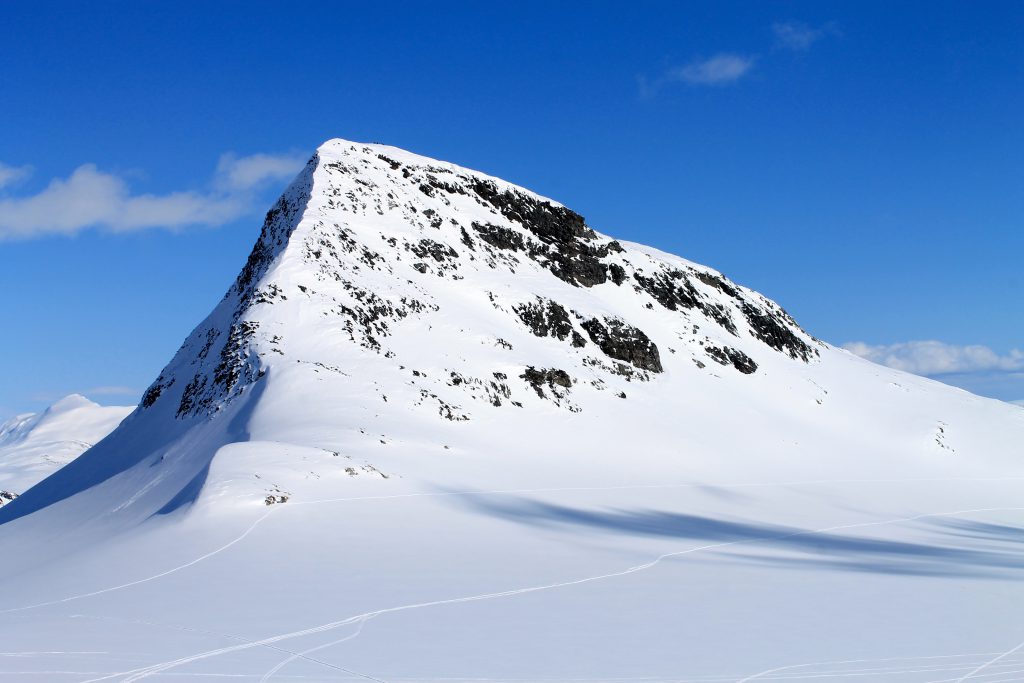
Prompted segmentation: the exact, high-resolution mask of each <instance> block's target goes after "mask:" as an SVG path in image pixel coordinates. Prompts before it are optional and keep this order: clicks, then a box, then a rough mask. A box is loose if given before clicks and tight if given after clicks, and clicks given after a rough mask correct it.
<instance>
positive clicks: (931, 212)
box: [0, 1, 1024, 415]
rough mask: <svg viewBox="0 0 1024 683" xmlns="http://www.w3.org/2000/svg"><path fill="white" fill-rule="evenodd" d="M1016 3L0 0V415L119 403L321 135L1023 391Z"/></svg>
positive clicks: (913, 362) (209, 292) (958, 372)
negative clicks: (524, 196) (429, 160)
mask: <svg viewBox="0 0 1024 683" xmlns="http://www.w3.org/2000/svg"><path fill="white" fill-rule="evenodd" d="M1022 25H1024V3H1019V2H986V3H962V2H961V3H953V2H921V3H914V2H904V3H891V2H868V1H863V2H846V3H822V2H777V3H772V2H742V3H728V2H706V3H687V2H666V3H656V2H630V3H599V2H593V3H550V2H538V3H532V2H518V3H514V4H508V3H471V2H465V3H447V2H431V3H411V2H410V3H402V2H396V3H342V2H336V3H323V4H314V3H306V2H301V1H293V2H289V3H262V2H245V3H241V2H239V3H230V2H224V3H188V2H175V3H155V2H145V3H141V2H123V3H115V2H98V3H79V2H68V3H50V2H41V1H34V2H27V1H26V2H19V1H12V2H6V3H3V4H0V93H2V95H0V120H2V123H3V125H0V291H3V292H4V311H3V320H4V325H3V328H4V333H3V335H2V337H0V338H2V342H0V348H2V353H0V415H6V414H9V413H13V412H17V411H23V410H34V409H38V408H40V407H42V406H44V405H46V404H47V403H48V402H50V401H51V400H52V399H54V398H57V397H60V396H62V395H64V394H67V393H69V392H72V391H78V392H84V393H86V394H87V395H89V396H91V397H92V398H94V399H97V400H100V401H101V402H107V403H127V402H132V401H134V400H136V399H137V397H138V394H139V393H140V392H141V390H142V389H144V388H145V386H146V385H147V384H148V383H149V382H150V381H151V380H152V379H153V378H154V377H155V376H156V375H157V373H158V372H159V370H160V368H161V367H162V366H163V364H164V363H165V362H166V361H167V360H169V358H170V357H171V355H172V354H173V353H174V351H175V350H176V349H177V347H178V345H179V344H180V343H181V341H182V340H183V339H184V337H185V336H186V335H187V333H188V332H189V331H190V330H191V328H192V327H193V326H194V325H195V324H196V323H198V322H199V320H200V319H201V318H202V317H203V316H204V315H205V314H206V313H207V312H208V311H209V309H210V308H211V307H212V306H213V305H214V304H215V303H216V302H217V301H218V300H219V298H220V297H221V296H222V294H223V292H224V291H225V290H226V288H227V287H228V285H229V283H230V282H231V280H232V279H233V278H234V276H235V274H236V273H237V271H238V269H239V268H240V266H241V264H242V263H243V262H244V260H245V257H246V255H247V253H248V250H249V248H250V247H251V245H252V242H253V240H254V239H255V237H256V234H257V232H258V228H259V223H260V217H261V215H262V213H263V212H264V211H265V210H266V208H267V206H268V205H269V203H270V202H271V201H272V200H273V198H274V197H275V195H276V193H277V192H279V191H280V189H281V188H282V187H283V186H284V185H285V184H286V182H287V178H288V176H289V175H290V174H291V173H292V172H293V170H295V167H296V164H297V163H298V160H300V159H302V158H304V157H306V156H308V155H309V154H310V153H311V151H312V150H313V149H314V148H315V147H316V146H317V145H318V144H320V143H321V142H322V141H323V140H325V139H327V138H330V137H344V138H348V139H354V140H363V141H370V142H384V143H387V144H393V145H397V146H400V147H405V148H407V149H411V150H413V151H416V152H418V153H422V154H427V155H430V156H435V157H439V158H443V159H447V160H450V161H454V162H456V163H459V164H462V165H465V166H469V167H471V168H477V169H480V170H483V171H486V172H488V173H492V174H494V175H498V176H501V177H504V178H507V179H509V180H511V181H513V182H517V183H519V184H522V185H525V186H527V187H530V188H531V189H534V190H536V191H538V192H540V193H542V194H546V195H548V196H551V197H555V198H557V199H558V200H559V201H562V202H563V203H565V204H567V205H569V206H571V207H573V208H574V209H576V210H578V211H579V212H581V213H582V214H583V215H584V216H586V217H587V219H588V222H589V223H590V224H591V225H593V226H594V227H595V228H597V229H599V230H601V231H603V232H607V233H610V234H612V235H615V236H617V237H621V238H623V239H629V240H634V241H639V242H645V243H649V244H652V245H655V246H657V247H659V248H662V249H665V250H667V251H671V252H675V253H678V254H681V255H683V256H685V257H687V258H690V259H693V260H695V261H699V262H702V263H707V264H709V265H711V266H714V267H716V268H719V269H720V270H722V271H724V272H725V273H726V274H727V275H729V276H730V277H732V278H733V279H735V280H737V281H739V282H741V283H743V284H746V285H749V286H751V287H754V288H756V289H758V290H760V291H762V292H764V293H765V294H767V295H768V296H770V297H772V298H774V299H776V300H778V301H779V302H780V303H782V304H783V305H784V306H785V307H786V308H787V309H788V310H789V311H790V312H791V313H792V314H793V315H794V316H795V317H796V318H797V319H798V320H799V321H800V322H801V323H802V324H803V325H804V327H805V328H807V329H808V330H809V331H810V332H812V333H813V334H815V335H816V336H818V337H820V338H823V339H825V340H827V341H830V342H832V343H835V344H847V343H852V342H859V343H860V345H859V346H857V347H856V348H857V350H858V351H859V352H860V353H863V354H865V355H868V356H869V357H873V358H875V359H877V360H879V361H882V362H886V363H889V364H892V365H896V366H898V367H902V368H904V369H908V370H911V371H915V372H920V373H923V374H929V375H932V376H938V377H939V378H941V379H945V380H946V381H950V382H953V383H956V384H959V385H961V386H965V387H967V388H969V389H971V390H974V391H977V392H979V393H982V394H986V395H991V396H995V397H998V398H1004V399H1022V398H1024V354H1022V353H1021V352H1020V351H1019V350H1018V349H1021V348H1024V315H1022V312H1024V311H1022V309H1024V306H1022V303H1021V302H1022V300H1024V274H1022V269H1021V260H1022V259H1021V255H1022V254H1024V225H1022V222H1024V183H1022V182H1021V179H1022V178H1024V126H1022V125H1021V121H1024V44H1022V43H1021V40H1020V36H1019V30H1020V27H1021V26H1022Z"/></svg>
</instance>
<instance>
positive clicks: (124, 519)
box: [0, 140, 1013, 524]
mask: <svg viewBox="0 0 1024 683" xmlns="http://www.w3.org/2000/svg"><path fill="white" fill-rule="evenodd" d="M928 386H930V385H929V383H927V381H926V380H919V379H914V378H905V377H904V376H903V375H899V374H898V373H897V378H894V373H892V372H891V371H887V370H883V369H881V368H878V367H877V366H874V365H871V364H869V363H866V362H865V361H862V360H860V359H857V358H855V357H853V356H851V355H850V354H847V353H845V352H840V351H837V350H835V349H833V348H832V347H829V346H828V345H826V344H823V343H822V342H819V341H817V340H816V339H814V338H813V337H812V336H810V335H809V334H807V333H806V332H805V331H803V330H802V329H801V328H800V327H799V326H798V325H797V323H796V322H795V321H794V320H793V319H792V318H791V317H790V316H789V315H788V314H786V312H785V311H784V310H783V309H782V308H781V307H779V306H778V305H777V304H775V303H774V302H772V301H769V300H768V299H766V298H765V297H764V296H762V295H760V294H758V293H756V292H754V291H751V290H750V289H747V288H745V287H743V286H740V285H738V284H736V283H734V282H732V281H730V280H728V279H727V278H725V277H724V276H723V275H722V274H721V273H719V272H717V271H715V270H713V269H711V268H707V267H705V266H701V265H698V264H695V263H692V262H689V261H686V260H685V259H682V258H678V257H675V256H672V255H670V254H665V253H663V252H660V251H658V250H656V249H652V248H648V247H644V246H642V245H637V244H632V243H628V242H622V241H619V240H616V239H613V238H612V237H609V236H607V235H605V234H602V233H600V232H598V231H596V230H595V229H594V228H593V227H591V226H590V225H588V224H587V222H586V220H585V219H584V218H583V217H582V216H581V215H580V214H578V213H576V212H574V211H572V210H571V209H569V208H567V207H564V206H562V205H561V204H558V203H556V202H553V201H551V200H549V199H546V198H544V197H542V196H540V195H537V194H535V193H532V192H530V191H528V190H525V189H523V188H521V187H519V186H516V185H513V184H511V183H508V182H505V181H503V180H500V179H497V178H493V177H491V176H488V175H485V174H482V173H478V172H476V171H472V170H469V169H465V168H462V167H459V166H456V165H453V164H449V163H445V162H440V161H435V160H433V159H428V158H425V157H421V156H417V155H414V154H411V153H408V152H404V151H402V150H398V149H395V148H392V147H385V146H381V145H366V144H361V143H354V142H347V141H343V140H331V141H328V142H327V143H325V144H324V145H322V146H321V147H320V148H319V149H318V150H317V153H316V154H315V155H314V156H313V157H312V159H310V161H309V163H308V164H307V165H306V167H305V168H304V170H303V171H302V172H301V173H300V174H299V175H298V177H297V178H296V179H295V180H294V181H293V182H292V184H291V185H290V186H289V187H288V189H287V190H286V191H285V192H284V193H283V194H282V196H281V198H280V199H279V200H278V201H277V202H276V203H275V204H274V206H273V207H272V208H271V210H270V211H269V212H268V213H267V216H266V219H265V221H264V223H263V226H262V230H261V232H260V235H259V238H258V239H257V241H256V244H255V246H254V247H253V250H252V253H251V254H250V256H249V258H248V259H247V261H246V263H245V264H244V266H243V267H242V269H241V272H240V273H239V275H238V277H237V278H236V280H235V282H234V284H233V285H232V286H231V288H230V289H229V291H228V292H227V294H226V295H225V296H224V298H223V300H222V301H221V302H220V303H219V304H218V306H217V307H216V308H215V309H214V311H213V312H212V313H211V314H210V315H209V316H208V317H207V318H206V319H205V320H204V321H203V322H202V323H201V324H200V325H199V326H198V327H197V328H196V329H195V330H194V331H193V332H192V333H191V334H190V335H189V337H188V338H187V339H186V340H185V343H184V344H183V345H182V347H181V348H180V349H179V351H178V352H177V354H176V355H175V356H174V358H173V359H172V360H171V362H170V363H169V364H168V365H167V366H166V367H165V368H164V369H163V371H162V372H161V373H160V375H159V377H158V378H157V379H156V381H155V382H154V383H153V384H152V385H151V386H150V387H149V388H148V389H147V391H146V392H145V394H144V395H143V398H142V401H141V403H140V405H139V407H138V408H137V409H136V411H135V412H134V413H133V414H132V415H131V416H130V417H129V418H128V419H127V420H125V422H124V423H123V424H122V425H121V427H120V428H119V429H118V430H116V431H115V432H114V433H113V434H111V435H110V436H109V437H108V438H107V439H105V440H104V441H103V442H101V443H100V444H98V445H97V446H96V447H95V448H93V449H92V450H90V451H89V452H88V453H86V454H85V455H84V456H83V457H82V458H79V459H78V460H76V461H75V462H74V463H72V464H71V465H69V466H68V467H66V468H64V469H63V470H62V471H60V472H58V473H57V474H55V475H54V476H52V477H50V478H49V479H47V480H46V481H44V482H42V483H41V484H40V485H39V486H37V487H36V488H35V489H33V490H32V491H31V492H30V493H29V494H28V495H25V496H22V498H20V499H19V500H18V501H17V503H16V504H14V505H10V506H6V510H5V511H4V513H3V514H6V515H12V516H13V515H26V514H28V513H30V512H33V511H34V510H38V509H41V508H45V507H50V506H54V505H55V504H61V505H82V506H84V508H83V509H86V510H90V511H91V512H89V513H85V512H83V513H82V514H88V515H93V516H95V517H96V518H97V519H103V520H104V521H105V523H116V524H132V523H134V522H133V521H132V520H135V522H138V521H140V520H145V519H149V518H150V517H151V516H152V515H153V514H155V513H166V512H170V511H173V510H177V509H178V508H181V507H182V506H187V505H190V504H192V503H195V502H197V501H200V500H206V501H208V502H210V503H211V504H214V503H215V504H216V505H224V504H225V502H226V501H236V502H244V503H246V504H250V503H254V502H255V503H260V504H262V503H263V502H264V501H267V502H281V501H283V500H290V499H292V498H296V497H297V498H299V499H302V498H304V497H305V498H308V497H309V496H312V495H313V493H312V492H313V491H314V490H317V491H321V495H328V496H330V495H334V494H335V493H336V491H335V488H336V487H343V486H348V485H349V484H348V483H347V482H349V481H350V480H353V481H355V480H365V479H367V478H370V479H372V478H380V479H390V480H392V481H393V480H394V479H395V478H409V479H411V480H417V481H426V480H431V481H438V480H440V481H444V482H447V479H452V478H455V479H462V478H464V477H470V478H472V477H474V476H476V477H477V479H478V480H479V481H483V480H487V481H488V482H489V483H490V484H491V485H494V486H504V485H505V483H506V482H507V481H508V480H509V479H516V478H518V477H521V476H524V474H523V473H524V471H525V470H523V468H526V467H528V466H527V465H526V463H527V462H532V463H533V464H532V465H530V466H529V467H544V468H550V471H551V473H552V475H551V476H554V477H555V478H556V479H559V480H560V481H573V482H577V481H578V480H579V479H580V478H581V477H584V478H585V477H587V476H590V475H589V474H586V473H588V472H592V474H593V476H595V477H600V476H602V475H601V474H600V473H601V472H602V471H603V472H605V473H607V472H608V471H612V470H614V471H618V468H621V467H625V468H627V469H628V471H629V472H633V473H635V474H634V475H632V476H637V477H641V478H643V479H645V480H649V479H651V478H652V477H654V478H655V479H656V478H657V477H658V476H660V475H658V474H657V473H658V472H662V471H667V470H666V468H669V469H671V468H672V467H677V466H678V463H679V457H680V455H679V453H680V452H685V451H686V449H689V450H690V451H703V450H707V448H708V444H709V443H713V444H714V448H713V449H712V450H714V451H715V452H716V453H717V452H725V451H728V452H730V462H732V463H733V465H734V466H736V467H743V468H747V469H748V470H749V468H751V467H771V468H778V467H783V466H784V467H791V468H802V469H804V470H805V469H807V467H819V466H821V467H824V463H825V462H827V460H828V458H829V457H830V455H829V454H830V452H831V451H830V450H829V449H828V447H827V446H825V445H822V446H821V447H819V448H817V449H815V450H814V453H813V456H812V455H810V454H808V455H807V456H806V457H807V458H808V459H809V460H808V462H809V463H811V464H810V465H807V464H806V463H805V464H802V465H799V466H798V465H797V463H798V462H803V461H802V460H800V459H794V458H791V457H789V455H787V456H786V457H785V458H783V459H777V460H774V461H773V460H771V459H770V458H767V459H766V458H763V457H761V456H762V455H763V454H762V453H760V452H758V453H757V454H753V453H750V452H749V448H748V445H747V444H748V442H747V441H746V440H745V439H746V438H747V435H749V434H752V433H753V434H758V433H760V434H766V435H769V434H774V435H776V436H772V437H766V440H765V441H764V448H767V449H768V452H771V451H772V449H777V448H781V447H782V444H787V446H786V447H787V448H788V447H789V446H791V445H792V444H793V443H795V440H793V439H791V438H789V437H788V433H789V431H791V430H797V431H800V432H803V431H805V430H807V425H809V424H817V422H816V421H817V420H819V419H821V418H822V416H824V415H828V416H830V417H828V418H827V419H826V421H825V422H823V423H822V424H823V425H831V426H829V427H825V426H822V427H820V428H819V427H814V430H819V429H820V431H821V435H827V439H826V440H825V441H823V442H821V443H822V444H828V443H832V440H833V439H834V438H836V434H840V433H841V434H842V435H843V436H842V437H841V438H842V439H846V440H848V441H856V440H858V439H860V438H863V437H862V435H861V434H860V432H859V430H858V428H857V426H856V424H855V421H851V419H850V417H849V415H850V414H851V413H850V411H863V410H864V406H865V405H874V403H877V405H878V406H879V411H880V412H878V414H877V415H876V414H874V413H872V417H871V418H870V420H869V421H872V420H873V421H875V422H876V423H878V424H888V422H889V421H896V422H898V423H899V425H900V426H899V429H905V428H906V427H905V424H906V423H907V421H908V419H909V418H907V414H908V413H906V412H905V411H904V412H902V413H901V412H900V411H901V410H903V409H902V408H901V409H899V410H889V408H887V406H889V403H888V402H887V401H888V400H889V398H891V396H890V395H891V394H893V392H894V391H897V389H895V388H894V387H898V391H899V392H901V393H900V394H899V396H900V398H899V400H900V401H907V402H909V403H908V404H907V405H912V406H914V407H913V408H912V411H922V412H920V417H917V418H914V419H913V420H910V422H913V424H914V425H915V426H914V427H913V429H914V430H916V431H915V435H916V436H915V437H914V438H915V439H918V440H919V441H920V443H921V444H923V446H922V447H923V448H925V449H930V450H935V451H936V453H937V454H939V455H940V456H942V457H945V456H946V455H947V454H948V453H952V452H954V451H955V449H956V446H957V443H960V442H959V441H958V440H959V439H963V438H966V437H964V430H963V429H961V428H959V427H953V426H951V424H952V423H951V422H950V421H949V420H948V419H947V418H941V419H940V418H938V417H936V416H935V415H933V414H932V413H931V412H928V411H929V410H930V409H929V408H927V406H928V405H929V403H928V400H925V399H924V398H921V396H919V395H918V393H919V392H923V394H921V395H922V396H933V397H937V398H936V400H938V401H939V402H940V403H941V402H942V401H947V398H948V395H947V393H943V391H939V392H938V393H936V392H935V391H933V390H932V389H929V388H927V387H928ZM902 392H906V393H907V396H906V397H905V398H904V397H903V393H902ZM965 396H966V395H965ZM929 400H930V399H929ZM949 400H953V399H949ZM964 400H966V399H963V398H956V399H955V401H964ZM972 400H973V398H972ZM873 402H874V403H873ZM900 405H903V404H902V403H901V404H900ZM943 405H945V404H943ZM890 407H891V406H890ZM1007 409H1008V410H1013V409H1010V408H1007ZM872 410H873V408H872ZM908 410H911V409H910V408H908ZM808 411H811V413H813V416H814V419H813V420H810V421H809V412H808ZM915 414H917V413H915ZM901 415H902V417H901ZM865 419H867V418H865ZM915 420H916V421H915ZM983 422H984V421H979V422H976V423H971V424H973V425H981V424H983ZM894 428H896V427H894ZM971 429H974V427H971ZM979 433H980V434H982V436H981V437H979V438H981V439H982V440H984V439H985V438H987V437H985V436H984V435H983V434H984V432H983V430H980V431H979ZM780 435H787V436H780ZM807 441H808V442H813V441H814V440H813V439H807ZM730 443H732V444H733V445H732V446H731V447H730V446H729V444H730ZM686 444H688V445H686ZM740 461H743V462H744V463H745V464H743V465H740V464H739V463H740ZM599 462H601V463H603V464H602V465H600V466H598V464H597V463H599ZM686 462H687V463H689V464H688V465H687V466H693V467H697V466H698V465H696V464H695V463H697V462H698V461H697V460H686ZM707 462H710V461H707ZM865 463H866V464H864V467H868V468H869V469H870V468H880V469H883V470H884V469H885V468H886V467H888V464H887V462H886V460H885V456H884V453H883V452H881V451H877V450H876V451H875V452H873V456H872V459H868V460H866V461H865ZM701 466H703V465H701ZM801 471H802V470H801ZM472 473H475V474H472ZM471 475H472V476H471ZM616 476H618V475H616ZM481 477H482V479H481ZM339 478H340V479H339ZM477 479H475V480H474V481H477ZM332 487H334V488H332ZM321 489H323V490H321ZM86 491H91V492H90V493H89V495H84V493H85V492H86ZM79 494H83V495H79ZM68 499H74V500H68ZM75 501H78V502H75ZM3 514H0V522H3Z"/></svg>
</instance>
